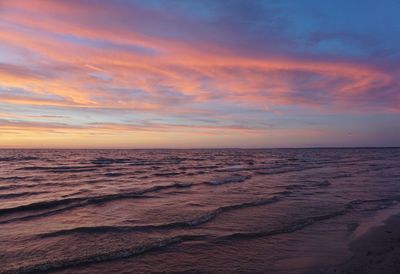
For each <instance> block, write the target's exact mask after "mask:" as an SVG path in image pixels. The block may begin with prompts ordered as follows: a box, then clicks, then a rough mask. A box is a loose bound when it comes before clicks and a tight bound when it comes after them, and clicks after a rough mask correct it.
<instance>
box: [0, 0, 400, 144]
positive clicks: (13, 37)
mask: <svg viewBox="0 0 400 274" xmlns="http://www.w3.org/2000/svg"><path fill="white" fill-rule="evenodd" d="M313 146H400V1H398V0H381V1H356V0H354V1H348V0H342V1H320V0H314V1H312V0H305V1H256V0H252V1H245V0H241V1H236V0H221V1H218V0H194V1H184V0H180V1H173V0H170V1H167V0H165V1H156V0H143V1H139V0H138V1H127V0H119V1H106V0H104V1H102V0H98V1H89V0H88V1H75V0H72V1H54V0H52V1H50V0H49V1H44V0H43V1H36V0H28V1H25V0H21V1H19V0H12V1H11V0H0V147H4V148H7V147H13V148H19V147H27V148H36V147H50V148H153V147H154V148H159V147H162V148H191V147H193V148H197V147H244V148H245V147H266V148H269V147H313Z"/></svg>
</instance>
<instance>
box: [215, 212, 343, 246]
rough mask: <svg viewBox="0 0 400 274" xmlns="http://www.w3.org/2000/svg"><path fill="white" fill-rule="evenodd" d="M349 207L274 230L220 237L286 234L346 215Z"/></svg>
mask: <svg viewBox="0 0 400 274" xmlns="http://www.w3.org/2000/svg"><path fill="white" fill-rule="evenodd" d="M348 211H349V210H348V208H345V209H343V210H339V211H335V212H331V213H328V214H326V215H319V216H314V217H309V218H304V219H301V220H298V221H296V222H294V223H292V224H290V225H288V226H285V227H282V228H278V229H274V230H265V231H254V232H238V233H232V234H229V235H226V236H222V237H220V239H222V240H225V239H240V238H257V237H267V236H273V235H278V234H284V233H291V232H295V231H297V230H301V229H303V228H305V227H307V226H310V225H312V224H314V223H316V222H318V221H324V220H328V219H331V218H334V217H337V216H340V215H344V214H346V213H347V212H348Z"/></svg>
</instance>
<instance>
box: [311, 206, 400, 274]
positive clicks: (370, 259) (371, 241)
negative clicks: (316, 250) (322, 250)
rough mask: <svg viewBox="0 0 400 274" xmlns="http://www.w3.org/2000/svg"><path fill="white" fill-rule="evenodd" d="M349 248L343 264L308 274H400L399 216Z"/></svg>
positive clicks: (370, 232)
mask: <svg viewBox="0 0 400 274" xmlns="http://www.w3.org/2000/svg"><path fill="white" fill-rule="evenodd" d="M350 249H351V251H352V252H353V256H352V257H351V259H349V260H348V261H346V262H345V263H343V264H341V265H337V266H334V267H330V268H325V269H319V270H317V271H312V272H311V273H321V274H322V273H324V274H325V273H326V274H331V273H348V274H359V273H360V274H361V273H363V274H395V273H400V214H397V215H394V216H392V217H390V218H388V219H387V220H386V221H385V222H384V224H383V225H381V226H378V227H374V228H371V229H370V231H368V232H367V233H365V234H364V235H362V236H360V237H359V238H357V239H355V240H354V241H352V242H351V243H350Z"/></svg>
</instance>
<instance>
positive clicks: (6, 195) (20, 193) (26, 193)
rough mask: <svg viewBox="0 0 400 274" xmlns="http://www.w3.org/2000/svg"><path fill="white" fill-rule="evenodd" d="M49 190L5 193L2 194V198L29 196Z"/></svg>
mask: <svg viewBox="0 0 400 274" xmlns="http://www.w3.org/2000/svg"><path fill="white" fill-rule="evenodd" d="M46 193H49V192H48V191H36V192H19V193H5V194H0V199H12V198H18V197H27V196H32V195H39V194H46Z"/></svg>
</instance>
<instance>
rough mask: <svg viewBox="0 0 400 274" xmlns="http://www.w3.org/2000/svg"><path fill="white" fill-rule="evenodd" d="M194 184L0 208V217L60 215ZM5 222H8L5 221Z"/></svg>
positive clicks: (178, 184) (168, 185)
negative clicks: (19, 214) (28, 212)
mask: <svg viewBox="0 0 400 274" xmlns="http://www.w3.org/2000/svg"><path fill="white" fill-rule="evenodd" d="M191 186H192V184H190V183H183V182H174V183H172V184H165V185H155V186H152V187H149V188H146V189H142V190H137V191H134V192H127V193H117V194H109V195H102V196H94V197H89V198H86V197H85V198H83V197H76V198H66V199H61V200H52V201H41V202H35V203H30V204H27V205H21V206H17V207H10V208H0V215H6V214H11V213H17V212H23V211H37V210H46V209H54V208H57V207H61V208H58V209H56V210H51V211H49V212H48V213H46V212H44V213H40V214H34V215H32V217H34V218H35V217H42V216H46V215H49V214H53V213H58V212H61V211H64V210H69V209H72V208H76V207H82V206H86V205H90V204H100V203H104V202H108V201H112V200H118V199H129V198H149V197H148V196H143V195H144V194H146V193H149V192H157V191H160V190H163V189H168V188H186V187H191ZM29 217H30V216H25V217H22V219H23V220H25V219H29ZM14 220H21V218H15V219H12V221H14ZM5 222H8V220H7V221H5ZM0 223H4V221H0Z"/></svg>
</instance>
